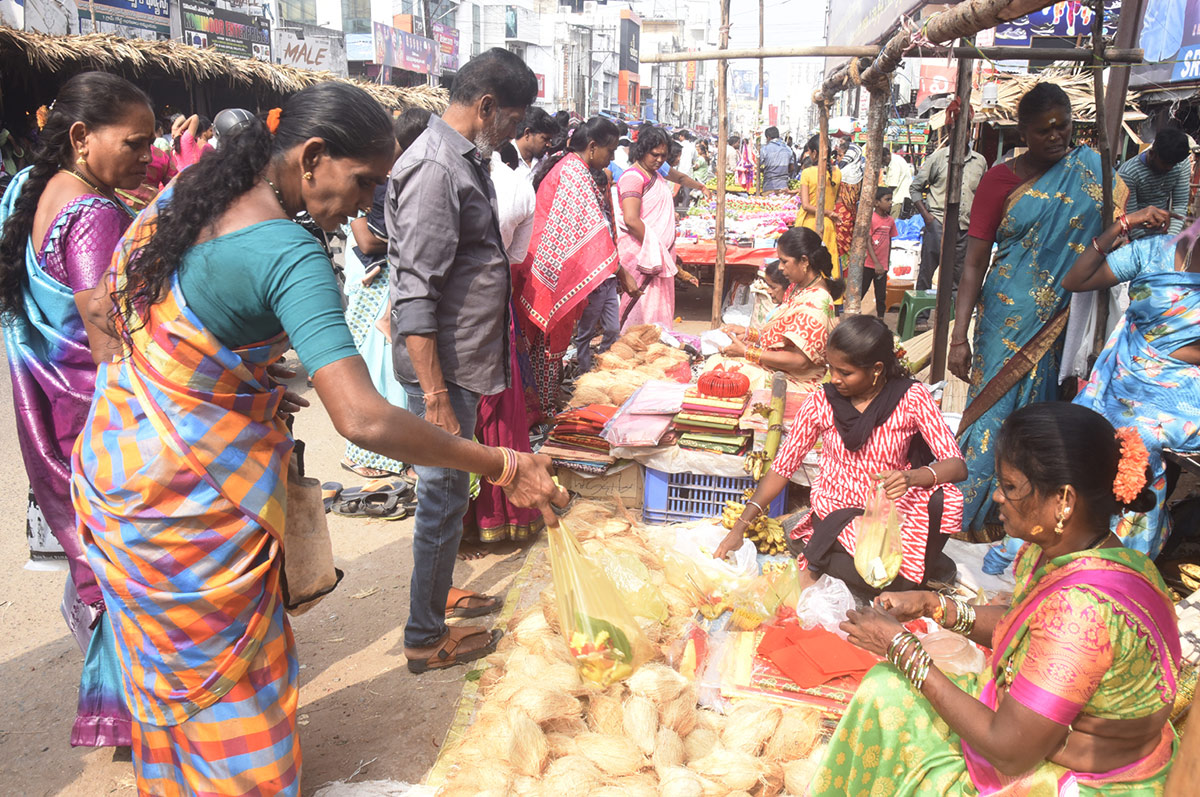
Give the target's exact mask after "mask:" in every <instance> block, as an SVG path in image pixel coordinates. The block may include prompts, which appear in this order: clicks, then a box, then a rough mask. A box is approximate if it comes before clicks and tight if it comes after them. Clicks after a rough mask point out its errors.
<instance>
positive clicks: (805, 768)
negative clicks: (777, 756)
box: [783, 759, 820, 794]
mask: <svg viewBox="0 0 1200 797" xmlns="http://www.w3.org/2000/svg"><path fill="white" fill-rule="evenodd" d="M819 764H820V762H819V761H814V760H812V759H797V760H796V761H789V762H788V763H786V764H784V765H783V786H784V788H785V789H787V791H788V794H804V793H806V792H807V791H808V786H809V784H810V783H811V782H812V779H813V775H815V774H816V773H817V767H818V765H819Z"/></svg>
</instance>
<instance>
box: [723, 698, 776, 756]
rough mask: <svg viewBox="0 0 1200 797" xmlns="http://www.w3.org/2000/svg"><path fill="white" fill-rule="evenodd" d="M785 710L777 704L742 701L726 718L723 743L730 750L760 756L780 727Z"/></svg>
mask: <svg viewBox="0 0 1200 797" xmlns="http://www.w3.org/2000/svg"><path fill="white" fill-rule="evenodd" d="M782 715H783V712H782V711H781V710H780V709H779V708H778V707H776V706H768V705H763V704H761V703H754V702H749V701H745V702H740V703H738V704H736V705H735V706H734V707H733V710H732V711H730V712H729V714H728V716H726V718H725V729H724V730H723V731H721V743H722V744H723V745H725V747H726V748H727V749H729V750H734V751H737V752H741V753H748V754H749V755H752V756H758V754H759V753H761V752H762V749H763V744H764V743H765V742H766V741H767V739H768V738H770V736H771V734H773V733H775V729H776V728H777V727H779V719H780V717H781V716H782Z"/></svg>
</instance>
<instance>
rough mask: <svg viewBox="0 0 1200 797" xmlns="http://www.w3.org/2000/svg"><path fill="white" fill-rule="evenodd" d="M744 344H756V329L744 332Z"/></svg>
mask: <svg viewBox="0 0 1200 797" xmlns="http://www.w3.org/2000/svg"><path fill="white" fill-rule="evenodd" d="M746 342H747V343H749V344H751V345H753V344H755V343H758V330H757V329H748V330H746Z"/></svg>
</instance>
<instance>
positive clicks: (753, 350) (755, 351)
mask: <svg viewBox="0 0 1200 797" xmlns="http://www.w3.org/2000/svg"><path fill="white" fill-rule="evenodd" d="M762 356H763V350H762V349H760V348H759V347H758V346H750V347H748V348H747V349H746V359H747V360H749V361H750V363H751V364H752V365H759V364H761V363H762Z"/></svg>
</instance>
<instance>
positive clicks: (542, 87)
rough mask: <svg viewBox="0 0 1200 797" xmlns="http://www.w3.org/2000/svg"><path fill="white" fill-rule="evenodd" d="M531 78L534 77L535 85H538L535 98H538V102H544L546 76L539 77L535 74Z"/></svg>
mask: <svg viewBox="0 0 1200 797" xmlns="http://www.w3.org/2000/svg"><path fill="white" fill-rule="evenodd" d="M533 76H534V77H535V78H537V84H538V93H537V98H538V99H539V100H544V99H546V76H545V75H539V74H537V73H536V72H535V73H534V75H533Z"/></svg>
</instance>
